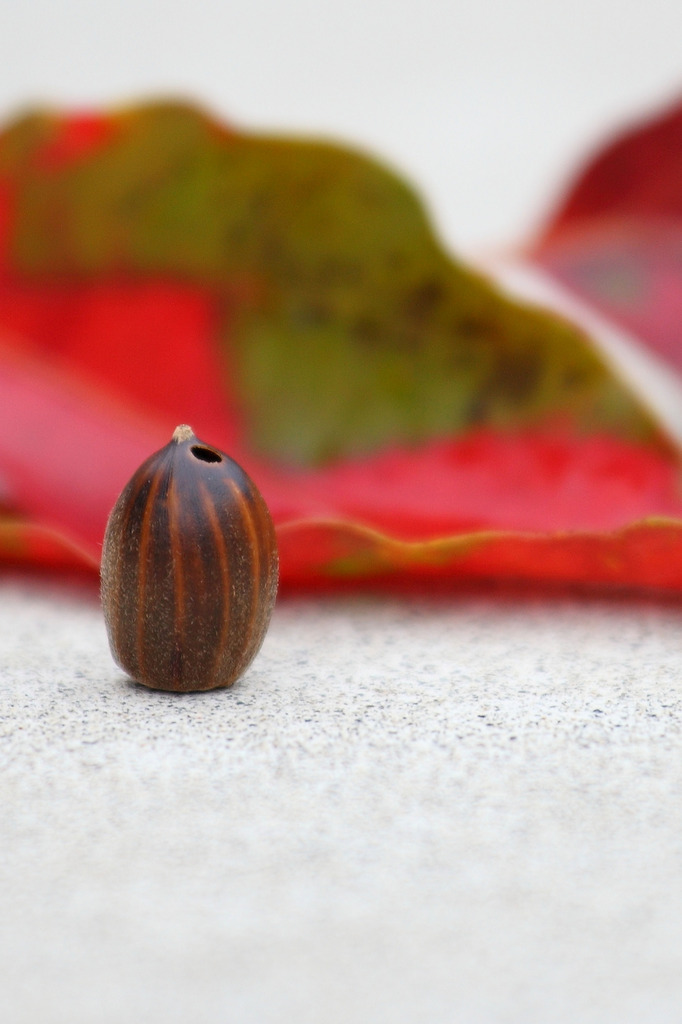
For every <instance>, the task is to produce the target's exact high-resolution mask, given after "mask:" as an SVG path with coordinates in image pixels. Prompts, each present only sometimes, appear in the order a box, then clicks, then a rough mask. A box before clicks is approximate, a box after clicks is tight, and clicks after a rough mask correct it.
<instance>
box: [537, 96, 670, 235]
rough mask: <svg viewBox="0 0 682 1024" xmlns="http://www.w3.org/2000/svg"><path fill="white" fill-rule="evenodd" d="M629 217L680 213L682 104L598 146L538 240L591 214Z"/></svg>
mask: <svg viewBox="0 0 682 1024" xmlns="http://www.w3.org/2000/svg"><path fill="white" fill-rule="evenodd" d="M632 217H634V218H636V219H644V220H652V219H653V220H663V221H671V220H672V221H676V220H680V219H682V104H676V105H675V106H673V107H671V108H670V109H668V110H666V111H664V112H663V113H662V114H661V115H660V116H659V117H657V118H655V119H648V120H646V121H644V122H643V123H641V124H637V125H635V126H634V127H632V128H629V129H626V130H625V131H624V132H622V133H621V134H620V135H618V136H617V137H616V138H615V139H614V140H613V141H612V142H611V143H610V144H607V145H606V146H605V147H604V148H602V149H600V150H599V152H598V153H597V154H596V156H594V157H593V158H592V159H591V160H590V161H589V162H588V164H587V166H586V168H585V169H584V170H583V171H582V172H581V173H580V174H579V175H578V177H577V179H576V181H575V182H574V183H573V185H571V186H570V187H569V189H568V193H567V195H566V198H565V199H564V200H563V201H562V202H561V204H560V205H559V208H558V210H557V211H556V212H555V214H554V215H553V217H552V218H551V219H550V222H549V224H548V226H547V227H546V228H545V231H544V232H543V235H542V239H541V242H540V244H541V246H544V245H545V244H546V243H547V242H549V240H550V239H553V238H555V237H556V236H557V235H559V234H562V233H563V232H564V231H565V230H566V229H567V228H569V227H576V226H578V225H580V224H585V223H586V222H588V221H594V220H596V219H597V218H598V219H609V220H615V221H620V220H621V219H626V220H627V219H630V218H632Z"/></svg>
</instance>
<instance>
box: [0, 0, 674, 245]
mask: <svg viewBox="0 0 682 1024" xmlns="http://www.w3.org/2000/svg"><path fill="white" fill-rule="evenodd" d="M681 39H682V5H681V4H679V3H676V2H671V0H647V2H646V3H644V2H642V0H620V2H615V0H571V2H570V3H568V2H565V0H561V2H557V0H554V2H552V0H545V2H542V0H516V2H513V3H510V2H507V3H505V2H502V0H475V2H472V0H466V2H461V0H460V2H457V0H450V2H447V0H418V2H417V0H344V2H343V3H338V4H334V5H330V4H324V3H320V2H318V3H313V2H311V0H284V2H280V3H277V2H276V0H240V2H239V3H235V2H234V0H225V2H223V3H219V2H212V3H209V2H205V0H204V2H196V0H194V2H191V0H165V2H161V0H119V2H117V3H95V2H93V0H70V2H69V0H61V2H59V0H57V2H55V0H0V115H2V116H7V115H9V114H11V113H14V112H15V111H16V110H17V108H19V107H24V106H26V105H27V104H30V103H35V102H41V103H46V102H47V103H50V104H69V105H71V106H74V105H75V106H78V107H83V106H93V105H102V104H104V105H111V104H121V103H126V102H129V101H131V100H133V99H135V98H137V97H144V96H150V95H160V94H166V93H174V94H181V95H184V96H190V97H194V98H196V99H197V100H199V101H201V102H203V103H206V104H208V105H210V106H212V107H213V108H214V109H215V110H217V111H218V112H220V113H221V114H222V115H223V116H225V117H229V118H230V119H231V120H233V121H235V122H237V123H240V124H243V125H246V126H248V127H252V128H265V129H276V130H277V131H284V130H290V131H295V132H304V133H310V132H314V133H323V134H325V135H327V136H332V137H334V138H338V139H341V140H347V141H349V142H352V143H354V144H359V145H361V146H363V147H365V148H369V149H370V150H372V151H373V152H375V153H377V154H379V155H381V156H383V157H384V158H385V159H387V160H389V161H391V162H392V163H393V164H394V165H396V166H397V167H399V168H401V169H402V170H403V171H404V173H406V174H407V175H408V176H409V177H411V178H412V180H413V181H414V182H415V183H417V184H418V186H419V188H420V189H421V191H422V192H423V193H424V194H425V195H426V197H427V200H428V202H429V204H430V206H431V208H432V209H433V211H434V213H435V216H436V218H437V221H438V224H439V226H440V229H441V231H442V233H443V234H444V235H445V236H446V238H447V240H448V242H449V244H450V245H451V246H452V247H454V248H456V249H459V250H460V251H461V250H464V251H470V252H471V251H480V250H481V249H484V250H485V249H488V248H490V247H497V246H503V245H507V244H513V243H515V242H521V241H523V239H524V238H527V237H528V236H529V234H530V233H531V232H532V230H533V228H534V227H535V226H536V225H537V224H538V223H539V221H540V219H541V218H542V216H543V215H544V214H545V213H546V212H547V210H548V209H549V208H550V207H551V204H552V202H553V201H554V199H555V198H556V197H557V195H558V194H559V191H560V189H561V185H562V184H563V183H564V181H565V180H566V179H567V177H568V176H569V175H570V173H571V172H572V170H574V169H575V167H576V166H577V164H578V163H579V161H580V160H581V159H582V158H583V157H584V155H585V154H586V152H587V151H589V150H590V149H591V148H592V147H593V146H594V145H595V143H597V142H598V141H600V140H601V139H602V138H604V136H605V133H608V132H609V131H611V130H613V128H614V127H617V126H620V125H621V124H623V123H626V122H628V121H630V120H631V119H632V118H633V117H637V116H640V115H641V114H642V113H644V112H646V111H648V110H655V109H657V108H658V107H659V106H660V105H661V104H665V103H667V102H669V101H670V100H672V99H674V98H676V97H677V96H678V94H679V95H682V45H681V42H680V40H681Z"/></svg>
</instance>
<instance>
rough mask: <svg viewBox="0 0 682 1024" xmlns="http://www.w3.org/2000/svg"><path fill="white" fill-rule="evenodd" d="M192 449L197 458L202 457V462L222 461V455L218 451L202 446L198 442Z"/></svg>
mask: <svg viewBox="0 0 682 1024" xmlns="http://www.w3.org/2000/svg"><path fill="white" fill-rule="evenodd" d="M190 451H191V453H192V455H193V456H194V458H195V459H200V460H201V461H202V462H222V461H223V459H222V456H221V455H218V453H217V452H214V451H211V449H210V448H202V447H201V446H200V445H198V444H194V445H192V447H191V448H190Z"/></svg>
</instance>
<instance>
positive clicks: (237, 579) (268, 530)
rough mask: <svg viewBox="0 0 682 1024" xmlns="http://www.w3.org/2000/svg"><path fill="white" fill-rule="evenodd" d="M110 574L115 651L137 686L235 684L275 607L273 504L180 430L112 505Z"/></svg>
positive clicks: (107, 591)
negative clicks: (268, 506)
mask: <svg viewBox="0 0 682 1024" xmlns="http://www.w3.org/2000/svg"><path fill="white" fill-rule="evenodd" d="M101 573H102V605H103V608H104V619H105V622H106V626H107V632H108V634H109V644H110V646H111V652H112V654H113V656H114V659H115V661H116V662H117V663H118V664H119V665H120V666H121V668H122V669H124V670H125V671H126V672H127V673H128V674H129V675H131V676H132V677H133V679H136V680H137V682H139V683H143V684H144V685H145V686H150V687H152V688H153V689H157V690H177V691H183V692H187V691H191V690H212V689H214V688H215V687H219V686H230V685H231V684H232V683H233V682H234V681H235V679H236V678H237V677H238V676H239V675H240V674H241V673H242V672H243V671H244V670H245V669H246V668H247V666H248V665H249V664H250V663H251V661H252V659H253V658H254V657H255V655H256V654H257V653H258V650H259V649H260V646H261V644H262V642H263V638H264V636H265V632H266V630H267V628H268V624H269V622H270V616H271V614H272V608H273V605H274V603H275V596H276V593H277V579H278V558H277V543H276V540H275V531H274V527H273V525H272V520H271V518H270V513H269V512H268V508H267V505H266V504H265V502H264V501H263V498H262V497H261V495H260V493H259V491H258V489H257V487H256V486H255V484H254V483H253V481H252V480H250V479H249V477H248V476H247V474H246V473H245V472H244V470H243V469H242V468H241V467H240V466H238V465H237V463H236V462H234V461H233V460H232V459H231V458H229V456H227V455H225V453H224V452H221V451H219V450H218V449H217V448H213V447H212V446H211V445H207V444H204V443H203V441H199V440H198V439H197V438H196V437H195V436H194V434H193V432H192V430H191V428H190V427H187V426H180V427H177V428H176V430H175V432H174V434H173V438H172V440H171V441H170V443H169V444H167V445H166V447H165V448H162V449H161V450H160V451H158V452H156V453H155V454H154V455H151V456H150V457H149V458H148V459H147V460H146V462H144V463H143V464H142V465H141V466H140V468H139V469H138V470H137V472H136V473H135V474H134V475H133V477H132V478H131V480H130V481H129V483H128V484H127V486H126V487H125V488H124V489H123V492H122V493H121V495H120V497H119V499H118V501H117V502H116V504H115V505H114V507H113V509H112V512H111V515H110V516H109V522H108V524H107V529H106V533H105V536H104V548H103V551H102V566H101Z"/></svg>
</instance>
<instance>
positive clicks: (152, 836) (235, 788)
mask: <svg viewBox="0 0 682 1024" xmlns="http://www.w3.org/2000/svg"><path fill="white" fill-rule="evenodd" d="M0 622H1V626H0V672H1V678H2V686H1V688H0V793H1V798H2V803H1V807H2V818H1V825H0V829H1V836H0V838H1V849H2V856H1V858H0V879H1V881H0V907H1V908H2V912H1V914H0V975H1V980H0V992H1V993H2V996H1V997H0V998H1V1000H2V1004H3V1009H2V1014H1V1016H2V1020H3V1022H5V1024H36V1022H40V1024H92V1022H97V1024H120V1022H121V1021H126V1020H127V1021H144V1022H145V1024H157V1022H158V1024H162V1022H163V1024H175V1022H177V1024H180V1022H182V1024H194V1022H197V1024H225V1022H229V1024H348V1022H355V1021H358V1022H360V1021H361V1022H363V1024H364V1022H368V1024H370V1022H371V1024H389V1022H390V1024H413V1022H414V1024H417V1022H429V1024H452V1022H455V1021H457V1022H459V1021H461V1022H467V1024H478V1022H481V1024H483V1022H485V1024H489V1022H490V1024H493V1022H494V1024H498V1022H499V1024H532V1022H538V1024H540V1022H542V1024H552V1022H561V1024H564V1022H565V1024H576V1022H581V1024H582V1022H585V1024H592V1022H594V1024H632V1022H640V1021H641V1022H642V1024H644V1022H646V1024H656V1022H661V1024H675V1022H677V1021H682V608H680V607H679V606H675V605H670V604H668V605H666V604H661V603H659V604H656V603H647V602H641V601H624V600H620V601H616V600H614V601H607V600H596V599H585V600H571V599H569V598H561V597H555V598H553V599H551V600H547V599H546V598H544V599H543V598H540V597H533V596H520V595H515V596H504V595H497V596H492V595H491V596H485V595H478V596H476V595H474V596H471V595H469V596H459V597H458V596H454V597H451V598H449V599H445V598H443V599H442V600H441V599H438V600H426V599H424V598H414V599H405V600H400V599H396V598H353V599H325V600H322V601H315V600H312V599H305V600H303V599H297V600H288V601H287V600H285V601H282V602H280V604H279V605H278V608H277V610H276V614H275V618H274V622H273V625H272V628H271V631H270V633H269V635H268V638H267V640H266V643H265V646H264V648H263V651H262V652H261V654H260V656H259V657H258V659H257V660H256V662H255V663H254V665H253V666H252V668H251V670H250V671H249V672H248V673H247V675H246V676H245V677H244V678H243V680H242V681H241V682H239V683H238V684H237V685H236V686H235V687H234V688H233V689H232V690H230V691H225V692H215V693H209V694H203V695H190V696H173V695H168V694H161V693H153V692H149V691H145V690H143V689H142V688H140V687H138V686H136V685H134V684H131V683H130V682H129V681H127V680H126V678H125V677H124V676H123V675H122V674H121V673H120V672H119V671H118V670H117V669H116V667H115V666H114V665H113V663H112V661H111V659H110V656H109V652H108V648H107V643H106V637H105V633H104V628H103V624H102V621H101V615H100V611H99V607H98V604H97V599H96V594H95V593H94V592H90V591H88V590H82V589H79V588H78V587H67V588H56V587H54V586H49V585H45V584H44V583H40V582H38V581H25V580H20V579H7V578H5V580H4V581H3V582H2V584H0Z"/></svg>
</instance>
